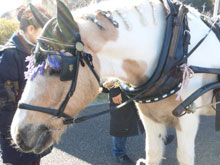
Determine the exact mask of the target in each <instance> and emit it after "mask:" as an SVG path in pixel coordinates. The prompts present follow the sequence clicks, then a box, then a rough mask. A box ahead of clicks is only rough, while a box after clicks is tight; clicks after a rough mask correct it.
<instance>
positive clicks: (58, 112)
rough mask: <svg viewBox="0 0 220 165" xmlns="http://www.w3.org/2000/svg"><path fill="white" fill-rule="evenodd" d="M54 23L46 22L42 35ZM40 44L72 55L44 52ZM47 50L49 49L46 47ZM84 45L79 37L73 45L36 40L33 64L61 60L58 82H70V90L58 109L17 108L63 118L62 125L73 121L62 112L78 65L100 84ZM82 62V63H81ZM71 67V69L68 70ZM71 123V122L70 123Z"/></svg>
mask: <svg viewBox="0 0 220 165" xmlns="http://www.w3.org/2000/svg"><path fill="white" fill-rule="evenodd" d="M54 21H55V19H54V18H53V19H51V20H49V21H48V22H47V24H46V25H45V27H44V28H43V30H42V34H44V32H45V31H47V30H48V28H49V26H50V25H51V24H52V23H53V22H54ZM42 43H46V44H48V43H49V44H52V45H55V46H58V47H63V48H64V50H68V52H70V53H71V54H72V56H63V53H61V50H59V49H58V50H57V51H53V50H45V49H44V48H42V47H41V44H42ZM48 48H49V47H48ZM83 48H84V45H83V43H82V41H81V39H80V36H78V39H77V41H76V42H75V43H73V44H69V43H63V42H60V41H58V40H55V39H51V38H47V37H43V36H41V37H40V38H39V39H38V45H37V47H36V49H35V51H34V54H35V56H36V59H35V64H36V65H37V64H39V63H41V62H43V61H45V59H46V57H47V56H50V55H55V56H57V57H58V58H59V59H60V60H61V71H60V80H61V81H71V85H70V89H69V91H68V93H67V95H66V97H65V99H64V100H63V101H62V103H61V105H60V107H59V108H58V109H51V108H45V107H40V106H33V105H30V104H25V103H21V104H19V105H18V107H19V108H21V109H24V110H33V111H38V112H43V113H47V114H50V115H53V116H55V117H57V118H61V117H63V118H65V120H63V123H64V124H70V121H73V120H74V119H73V118H72V117H71V116H69V115H67V114H66V113H64V110H65V108H66V105H67V103H68V102H69V99H70V97H71V96H72V95H73V93H74V91H75V89H76V84H77V78H78V71H79V64H80V63H81V65H82V66H85V64H84V61H85V63H86V64H87V66H88V67H89V69H90V70H91V72H92V73H93V74H94V76H95V78H96V80H97V81H98V83H99V84H100V79H99V76H98V74H97V73H96V71H95V70H94V66H93V62H92V60H93V59H92V55H91V54H88V53H85V52H84V51H83ZM83 60H84V61H83ZM70 66H71V69H70ZM71 123H72V122H71Z"/></svg>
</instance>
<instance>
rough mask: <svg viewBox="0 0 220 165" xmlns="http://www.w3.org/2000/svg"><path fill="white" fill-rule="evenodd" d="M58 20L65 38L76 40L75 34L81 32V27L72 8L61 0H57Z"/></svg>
mask: <svg viewBox="0 0 220 165" xmlns="http://www.w3.org/2000/svg"><path fill="white" fill-rule="evenodd" d="M57 22H58V25H59V27H60V29H61V31H62V33H63V34H64V36H65V38H66V39H67V40H68V41H74V40H75V37H74V35H75V34H76V33H78V32H79V28H78V25H77V23H76V22H75V21H74V18H73V16H72V14H71V12H70V10H69V9H68V7H67V6H66V5H65V4H64V3H63V2H62V1H61V0H57Z"/></svg>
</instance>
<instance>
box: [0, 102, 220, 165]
mask: <svg viewBox="0 0 220 165" xmlns="http://www.w3.org/2000/svg"><path fill="white" fill-rule="evenodd" d="M105 108H106V106H105V105H102V106H99V107H98V108H97V107H92V108H90V109H86V110H84V111H83V112H82V113H81V114H80V115H86V114H91V113H94V112H99V111H100V110H103V109H105ZM169 132H171V133H174V134H175V132H174V130H173V129H170V130H169ZM144 136H145V135H140V136H137V137H131V138H129V139H128V144H127V148H128V149H127V150H128V154H129V156H130V157H131V158H132V159H133V160H137V159H138V158H140V157H144V144H145V143H144ZM175 155H176V140H175V141H174V142H173V143H172V144H170V145H168V146H167V147H166V153H165V157H166V160H164V161H163V162H162V164H163V165H177V161H176V156H175ZM0 164H1V161H0ZM41 164H42V165H90V164H92V165H114V162H113V161H112V159H111V137H110V136H109V115H108V114H107V115H104V116H102V117H98V118H95V119H90V120H89V121H86V122H83V123H80V124H77V125H74V126H73V127H71V128H69V129H68V131H67V132H66V133H65V134H64V135H63V137H62V140H61V142H60V144H59V145H56V146H55V147H54V149H53V151H52V153H51V154H49V155H48V156H46V157H44V158H43V159H42V163H41ZM195 165H220V132H215V130H214V117H201V124H200V128H199V132H198V135H197V138H196V161H195Z"/></svg>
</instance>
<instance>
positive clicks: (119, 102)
mask: <svg viewBox="0 0 220 165" xmlns="http://www.w3.org/2000/svg"><path fill="white" fill-rule="evenodd" d="M112 101H113V103H114V104H121V103H122V98H121V93H120V94H119V95H117V96H115V97H112Z"/></svg>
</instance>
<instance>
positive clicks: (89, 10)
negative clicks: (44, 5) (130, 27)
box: [72, 0, 161, 17]
mask: <svg viewBox="0 0 220 165" xmlns="http://www.w3.org/2000/svg"><path fill="white" fill-rule="evenodd" d="M149 3H150V4H151V5H154V4H155V5H156V4H159V3H161V2H160V1H159V0H126V1H125V0H104V1H101V2H100V3H95V4H94V3H91V4H89V5H88V6H86V7H82V8H78V9H76V10H74V11H72V14H73V15H74V17H83V16H87V15H95V14H96V12H97V11H99V10H102V11H109V12H111V13H113V12H114V11H116V10H122V11H127V10H130V9H133V8H134V7H135V6H141V5H146V4H149ZM125 14H126V13H125Z"/></svg>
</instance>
